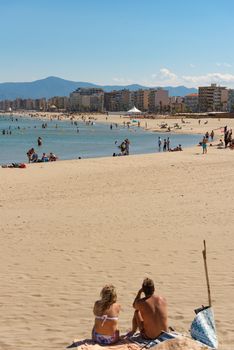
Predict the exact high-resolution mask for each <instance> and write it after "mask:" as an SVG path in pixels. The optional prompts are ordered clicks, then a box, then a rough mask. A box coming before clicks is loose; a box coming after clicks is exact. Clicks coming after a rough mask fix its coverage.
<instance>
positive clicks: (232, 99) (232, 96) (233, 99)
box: [227, 89, 234, 113]
mask: <svg viewBox="0 0 234 350" xmlns="http://www.w3.org/2000/svg"><path fill="white" fill-rule="evenodd" d="M227 110H228V112H232V113H233V112H234V89H229V90H228V103H227Z"/></svg>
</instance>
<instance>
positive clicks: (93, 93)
mask: <svg viewBox="0 0 234 350" xmlns="http://www.w3.org/2000/svg"><path fill="white" fill-rule="evenodd" d="M70 108H71V110H73V111H80V112H86V111H89V112H103V110H104V91H103V90H102V89H96V88H78V89H77V90H75V91H74V92H72V93H71V94H70Z"/></svg>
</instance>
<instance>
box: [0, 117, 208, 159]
mask: <svg viewBox="0 0 234 350" xmlns="http://www.w3.org/2000/svg"><path fill="white" fill-rule="evenodd" d="M45 123H47V127H46V128H42V124H45ZM135 124H136V125H135V126H130V127H129V128H128V127H127V125H125V127H124V125H118V126H117V127H116V126H115V124H114V123H113V124H112V129H111V127H110V125H111V121H110V123H109V124H108V123H107V124H106V123H97V122H96V121H93V125H92V123H90V124H86V123H85V122H83V121H77V125H75V124H74V122H72V121H71V120H69V121H60V120H51V121H50V120H47V121H46V120H44V119H43V120H41V119H36V118H31V117H18V116H17V117H16V116H9V115H7V116H6V115H0V164H9V163H15V162H27V161H28V159H27V155H26V153H27V151H28V150H29V149H30V148H32V147H33V148H34V149H35V150H36V152H37V153H38V156H39V158H40V157H41V156H42V153H43V152H45V153H46V154H48V153H50V152H53V153H54V154H56V156H57V157H58V159H60V160H62V159H79V157H81V158H96V157H109V156H112V155H113V153H119V152H120V150H119V148H118V146H119V145H120V144H121V142H122V141H123V140H125V139H126V138H128V139H129V140H130V154H143V153H157V152H158V137H161V139H162V140H163V139H164V138H167V137H170V140H171V147H176V146H178V144H181V145H182V148H185V147H190V146H193V145H196V144H198V142H199V141H200V139H201V136H200V135H196V134H195V135H184V134H170V133H168V132H166V133H155V132H152V131H146V130H144V129H143V128H139V127H138V126H137V123H135ZM3 130H4V131H5V134H4V131H3ZM38 137H41V138H42V146H40V147H38V144H37V139H38Z"/></svg>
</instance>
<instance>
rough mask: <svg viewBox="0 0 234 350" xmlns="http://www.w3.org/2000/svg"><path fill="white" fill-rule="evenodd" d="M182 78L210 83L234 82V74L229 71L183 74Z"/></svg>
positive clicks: (200, 82) (195, 82)
mask: <svg viewBox="0 0 234 350" xmlns="http://www.w3.org/2000/svg"><path fill="white" fill-rule="evenodd" d="M182 79H183V80H184V81H185V82H188V83H194V84H196V85H197V84H198V85H199V84H202V83H203V84H204V83H207V84H210V83H224V84H225V83H226V84H228V83H234V75H233V74H228V73H208V74H204V75H190V76H182Z"/></svg>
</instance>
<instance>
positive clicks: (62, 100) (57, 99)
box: [47, 96, 69, 110]
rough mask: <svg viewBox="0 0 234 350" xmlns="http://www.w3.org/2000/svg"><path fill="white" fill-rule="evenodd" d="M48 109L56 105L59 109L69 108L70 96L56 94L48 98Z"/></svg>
mask: <svg viewBox="0 0 234 350" xmlns="http://www.w3.org/2000/svg"><path fill="white" fill-rule="evenodd" d="M47 105H48V109H50V108H51V106H56V109H57V110H68V109H69V98H68V97H66V96H54V97H52V98H49V99H48V102H47Z"/></svg>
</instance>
